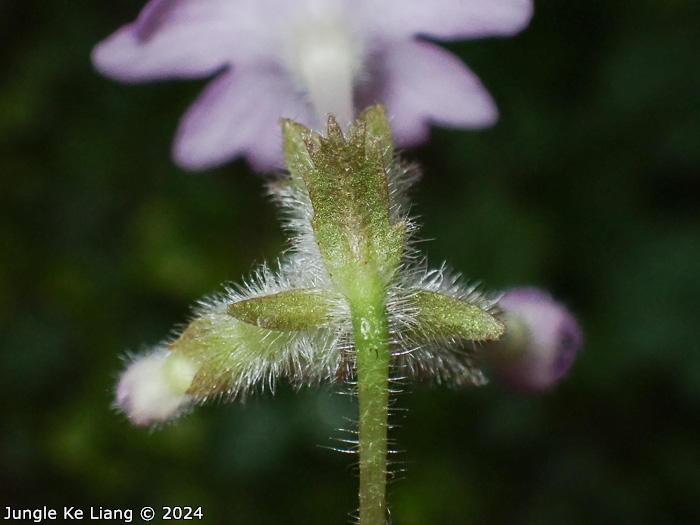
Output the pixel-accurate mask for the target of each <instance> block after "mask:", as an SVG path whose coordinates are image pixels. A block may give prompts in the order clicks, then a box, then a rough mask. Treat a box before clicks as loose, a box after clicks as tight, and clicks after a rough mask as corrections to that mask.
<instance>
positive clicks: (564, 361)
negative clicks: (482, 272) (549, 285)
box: [488, 287, 583, 392]
mask: <svg viewBox="0 0 700 525" xmlns="http://www.w3.org/2000/svg"><path fill="white" fill-rule="evenodd" d="M498 306H499V307H500V308H501V310H502V311H503V314H504V315H503V318H502V320H503V322H504V323H505V325H506V333H505V335H504V336H503V338H502V339H500V340H499V341H498V342H496V343H494V344H493V345H491V346H490V347H489V350H490V351H489V352H488V354H489V357H490V361H491V364H492V366H493V371H494V373H495V375H496V376H498V377H499V378H500V379H501V380H502V381H503V382H504V383H505V384H507V385H509V386H510V387H512V388H513V389H515V390H519V391H523V392H538V391H541V390H544V389H547V388H550V387H552V386H553V385H554V384H555V383H556V382H557V381H559V380H560V379H561V378H562V377H564V376H565V375H566V374H567V372H568V371H569V369H570V368H571V365H572V364H573V362H574V358H575V357H576V353H577V352H578V350H579V349H580V348H581V346H582V344H583V335H582V334H581V328H580V327H579V324H578V322H577V320H576V318H575V317H574V316H573V315H572V314H571V313H570V312H569V311H568V310H567V309H566V308H565V307H564V306H563V305H562V304H560V303H558V302H556V301H555V300H554V299H552V297H551V296H550V295H549V294H548V293H547V292H545V291H543V290H540V289H538V288H529V287H523V288H512V289H510V290H508V291H506V293H505V294H504V295H503V297H502V298H501V299H500V300H499V301H498Z"/></svg>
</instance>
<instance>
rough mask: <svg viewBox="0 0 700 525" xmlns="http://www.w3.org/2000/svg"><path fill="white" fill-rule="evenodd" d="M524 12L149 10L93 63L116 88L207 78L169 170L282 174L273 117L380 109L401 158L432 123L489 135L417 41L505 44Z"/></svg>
mask: <svg viewBox="0 0 700 525" xmlns="http://www.w3.org/2000/svg"><path fill="white" fill-rule="evenodd" d="M531 14H532V0H151V1H150V2H148V3H147V4H146V6H145V7H144V9H143V10H142V11H141V13H140V15H139V17H138V18H137V19H136V21H135V22H133V23H131V24H128V25H126V26H124V27H122V28H121V29H119V30H118V31H117V32H116V33H114V34H113V35H112V36H110V37H109V38H108V39H107V40H105V41H103V42H101V43H100V44H98V45H97V46H96V48H95V49H94V51H93V54H92V59H93V62H94V64H95V66H96V68H97V69H98V70H99V71H100V72H101V73H103V74H105V75H107V76H109V77H111V78H114V79H117V80H121V81H125V82H144V81H150V80H162V79H169V78H199V77H207V76H213V77H214V79H213V80H212V81H211V83H210V84H209V85H208V86H207V87H206V89H205V90H204V92H203V93H202V95H201V96H200V97H199V98H198V99H197V101H196V102H195V103H194V104H193V105H192V107H190V109H189V110H188V111H187V113H186V114H185V115H184V117H183V118H182V120H181V122H180V126H179V129H178V131H177V135H176V138H175V144H174V149H173V154H174V157H175V160H176V162H177V163H178V164H179V165H180V166H182V167H184V168H188V169H206V168H209V167H213V166H217V165H220V164H223V163H225V162H227V161H230V160H232V159H234V158H236V157H238V156H241V155H243V156H245V157H246V158H247V160H248V162H249V163H250V164H251V165H252V166H253V167H254V168H255V169H258V170H261V171H262V170H268V169H272V168H277V167H279V166H281V165H282V140H281V131H280V126H279V119H280V118H282V117H284V118H290V119H293V120H296V121H298V122H301V123H303V124H305V125H307V126H309V127H311V128H314V129H319V128H320V127H321V126H322V125H325V121H326V116H327V114H329V113H330V114H333V115H335V116H336V118H337V120H338V122H340V123H341V124H343V125H344V124H347V123H349V122H350V121H351V120H352V119H353V117H354V115H355V114H356V108H357V109H358V110H361V109H364V108H365V107H367V106H368V105H370V104H374V103H382V104H384V105H385V106H386V107H387V110H388V113H389V116H390V118H391V119H392V131H393V133H394V139H395V142H396V143H397V145H398V146H400V147H406V146H410V145H413V144H416V143H419V142H421V141H423V140H425V139H426V138H427V135H428V127H429V125H430V124H437V125H441V126H449V127H456V128H470V127H483V126H488V125H490V124H492V123H493V122H494V121H495V120H496V118H497V110H496V107H495V105H494V103H493V101H492V99H491V97H490V96H489V94H488V93H487V92H486V90H485V89H484V87H483V86H482V84H481V83H480V82H479V79H478V78H477V77H476V76H475V75H474V74H473V73H472V72H471V71H469V69H467V67H466V66H465V65H464V64H463V63H462V62H460V61H459V60H458V59H457V58H456V57H454V56H453V55H451V54H450V53H448V52H447V51H445V50H444V49H442V48H440V47H439V46H437V45H435V44H433V43H431V42H429V41H427V40H424V39H423V38H426V39H430V40H438V41H447V40H460V39H469V38H482V37H488V36H499V35H501V36H503V35H511V34H513V33H516V32H518V31H520V30H521V29H522V28H523V27H525V25H526V24H527V23H528V21H529V19H530V17H531Z"/></svg>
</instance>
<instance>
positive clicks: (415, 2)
mask: <svg viewBox="0 0 700 525" xmlns="http://www.w3.org/2000/svg"><path fill="white" fill-rule="evenodd" d="M376 4H377V5H376V6H372V7H371V14H372V16H369V15H368V16H367V18H368V20H372V21H376V24H377V28H376V31H377V32H380V33H384V34H387V35H391V36H394V37H401V36H409V35H426V36H431V37H435V38H439V39H443V38H444V39H462V38H482V37H487V36H507V35H512V34H514V33H517V32H518V31H521V30H522V29H523V28H524V27H525V26H526V25H527V24H528V22H529V21H530V18H531V17H532V10H533V6H532V0H401V1H400V2H398V1H397V0H376ZM397 4H400V7H398V5H397Z"/></svg>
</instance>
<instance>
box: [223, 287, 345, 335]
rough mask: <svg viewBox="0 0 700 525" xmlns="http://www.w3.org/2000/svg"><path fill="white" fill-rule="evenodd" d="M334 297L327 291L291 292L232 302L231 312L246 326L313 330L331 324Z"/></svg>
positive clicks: (230, 313) (307, 290) (282, 329)
mask: <svg viewBox="0 0 700 525" xmlns="http://www.w3.org/2000/svg"><path fill="white" fill-rule="evenodd" d="M331 306H332V298H331V297H330V296H329V294H328V293H327V292H325V291H323V290H311V289H302V290H289V291H286V292H279V293H276V294H271V295H264V296H261V297H254V298H252V299H245V300H243V301H238V302H235V303H232V304H230V305H229V306H228V308H227V313H228V314H229V315H230V316H232V317H235V318H236V319H238V320H239V321H243V322H244V323H248V324H252V325H255V326H259V327H260V328H267V329H269V330H278V331H283V332H285V331H302V330H312V329H314V328H318V327H320V326H322V325H324V324H328V321H329V319H330V317H331V311H332V309H331Z"/></svg>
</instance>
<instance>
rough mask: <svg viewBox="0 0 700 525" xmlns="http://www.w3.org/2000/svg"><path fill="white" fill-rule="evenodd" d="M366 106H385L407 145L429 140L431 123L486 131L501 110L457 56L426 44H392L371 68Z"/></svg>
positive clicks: (401, 141)
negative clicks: (378, 104) (371, 104)
mask: <svg viewBox="0 0 700 525" xmlns="http://www.w3.org/2000/svg"><path fill="white" fill-rule="evenodd" d="M370 75H371V78H370V79H369V82H370V84H368V87H367V88H365V90H364V91H365V92H364V93H362V95H361V97H363V100H362V102H363V103H364V104H370V103H376V102H383V103H384V104H385V105H386V107H387V112H388V114H389V116H390V119H391V127H392V132H393V134H394V139H395V141H396V143H397V144H398V145H399V146H401V147H406V146H411V145H415V144H417V143H420V142H422V141H423V140H425V139H426V138H427V136H428V132H429V125H430V124H438V125H440V126H447V127H454V128H481V127H485V126H489V125H491V124H493V123H494V122H495V121H496V120H497V119H498V110H497V109H496V105H495V104H494V102H493V99H492V98H491V96H490V95H489V94H488V92H487V91H486V89H485V88H484V86H483V85H482V84H481V82H480V81H479V79H478V78H477V77H476V75H474V74H473V73H472V72H471V71H470V70H469V69H468V68H467V67H466V66H465V65H464V63H462V62H461V61H460V60H459V59H457V57H455V56H454V55H452V54H451V53H449V52H447V51H445V50H444V49H442V48H440V47H438V46H436V45H434V44H430V43H428V42H422V41H417V40H416V41H412V42H405V43H401V44H395V45H392V46H387V48H386V49H384V51H383V53H382V55H381V56H378V57H376V62H375V64H374V65H373V66H372V69H371V73H370Z"/></svg>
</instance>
